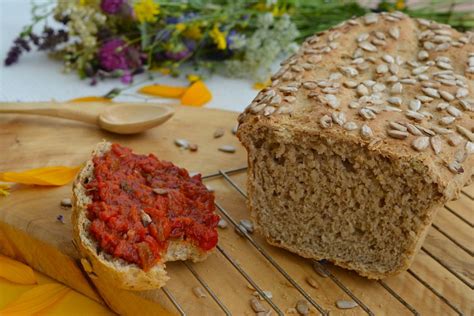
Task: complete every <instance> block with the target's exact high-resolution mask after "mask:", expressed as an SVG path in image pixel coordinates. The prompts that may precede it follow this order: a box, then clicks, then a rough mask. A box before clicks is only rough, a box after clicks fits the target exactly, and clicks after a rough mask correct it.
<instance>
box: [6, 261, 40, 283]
mask: <svg viewBox="0 0 474 316" xmlns="http://www.w3.org/2000/svg"><path fill="white" fill-rule="evenodd" d="M0 277H2V278H4V279H7V280H8V281H11V282H13V283H18V284H24V285H31V284H36V283H37V280H36V276H35V273H34V272H33V270H32V269H31V268H30V267H29V266H27V265H26V264H23V263H21V262H19V261H16V260H13V259H10V258H8V257H5V256H2V255H0Z"/></svg>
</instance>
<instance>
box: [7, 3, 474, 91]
mask: <svg viewBox="0 0 474 316" xmlns="http://www.w3.org/2000/svg"><path fill="white" fill-rule="evenodd" d="M444 3H446V1H444ZM442 4H443V1H431V3H430V5H429V6H428V7H427V6H426V5H425V6H424V7H421V8H414V9H413V10H411V9H409V8H407V7H406V4H405V2H404V1H400V0H398V1H396V2H395V3H391V2H388V1H382V2H380V3H379V5H378V7H377V8H376V9H375V10H388V11H390V10H403V11H406V12H407V13H409V14H411V15H412V16H419V17H429V18H430V19H435V20H438V21H441V22H444V23H450V24H451V25H453V26H454V27H457V28H469V27H472V26H473V25H474V23H473V17H472V15H469V14H468V13H466V12H457V11H456V10H454V8H455V6H454V4H453V5H451V6H449V8H448V10H446V9H443V7H439V6H440V5H442ZM367 11H368V9H366V8H363V7H361V6H360V5H359V4H357V2H355V1H322V0H300V1H297V0H281V1H276V0H273V1H270V0H267V1H225V0H214V1H212V0H188V1H184V0H183V1H158V0H68V1H64V0H58V1H51V2H46V3H44V2H41V4H34V5H33V10H32V16H33V20H32V23H31V24H30V25H27V26H26V27H25V28H24V30H23V31H22V32H21V34H20V36H19V37H18V38H17V39H16V40H15V41H14V45H13V47H12V48H11V49H10V51H9V53H8V55H7V56H6V59H5V65H11V64H13V63H15V62H16V61H17V60H18V58H19V56H20V55H21V54H22V52H27V51H30V50H31V47H32V46H36V48H37V49H38V50H40V51H47V52H49V53H50V54H51V56H53V57H57V58H59V59H61V60H62V61H63V62H64V66H65V67H64V69H65V71H66V72H69V71H71V70H74V71H77V73H78V74H79V76H80V77H81V78H89V79H90V82H91V84H96V83H97V82H98V80H103V79H105V78H111V77H112V78H121V80H122V82H124V83H130V82H132V80H133V76H134V75H136V74H138V73H142V72H144V71H160V72H162V73H164V74H172V75H177V74H178V73H179V71H180V69H182V67H181V66H182V65H183V64H188V65H191V66H192V67H193V68H192V69H193V71H201V72H202V73H205V72H207V73H211V72H214V71H218V72H220V73H222V74H225V75H229V76H233V77H247V78H253V79H254V80H257V81H264V79H266V78H268V74H269V72H270V68H271V65H272V64H273V63H274V62H275V61H276V60H277V59H278V58H281V57H283V56H284V55H285V54H289V53H291V52H293V51H294V50H295V49H296V48H297V47H298V43H299V42H300V41H301V40H302V39H304V38H305V37H307V36H309V35H310V34H312V33H314V32H317V31H320V30H322V29H326V28H329V27H331V26H332V25H335V24H337V23H339V22H340V21H343V20H345V19H348V18H350V17H352V16H358V15H362V14H365V13H366V12H367ZM41 24H43V28H42V29H41ZM38 29H39V30H40V33H38ZM188 69H189V68H188Z"/></svg>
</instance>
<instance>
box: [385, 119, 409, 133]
mask: <svg viewBox="0 0 474 316" xmlns="http://www.w3.org/2000/svg"><path fill="white" fill-rule="evenodd" d="M388 125H389V126H390V127H391V128H392V129H395V130H397V131H402V132H406V131H407V128H406V127H405V126H403V125H402V124H399V123H397V122H393V121H391V122H390V123H389V124H388Z"/></svg>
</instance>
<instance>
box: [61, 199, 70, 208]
mask: <svg viewBox="0 0 474 316" xmlns="http://www.w3.org/2000/svg"><path fill="white" fill-rule="evenodd" d="M61 206H63V207H71V206H72V201H71V199H70V198H64V199H62V200H61Z"/></svg>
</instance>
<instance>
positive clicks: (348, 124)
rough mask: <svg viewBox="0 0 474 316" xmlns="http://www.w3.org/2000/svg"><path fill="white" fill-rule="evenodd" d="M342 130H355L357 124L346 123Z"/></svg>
mask: <svg viewBox="0 0 474 316" xmlns="http://www.w3.org/2000/svg"><path fill="white" fill-rule="evenodd" d="M344 129H345V130H347V131H354V130H356V129H357V124H356V123H355V122H347V123H345V124H344Z"/></svg>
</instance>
